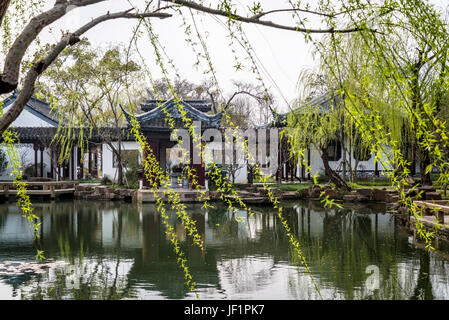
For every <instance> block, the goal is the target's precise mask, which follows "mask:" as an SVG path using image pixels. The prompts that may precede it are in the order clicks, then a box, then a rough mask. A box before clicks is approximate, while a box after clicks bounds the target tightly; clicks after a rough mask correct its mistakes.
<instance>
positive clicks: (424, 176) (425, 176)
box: [419, 150, 432, 186]
mask: <svg viewBox="0 0 449 320" xmlns="http://www.w3.org/2000/svg"><path fill="white" fill-rule="evenodd" d="M430 163H431V161H430V157H429V153H428V152H427V151H424V150H422V151H421V161H420V162H419V171H420V175H421V184H422V185H423V186H431V185H432V179H431V178H430V172H428V173H426V168H427V166H428V165H429V164H430Z"/></svg>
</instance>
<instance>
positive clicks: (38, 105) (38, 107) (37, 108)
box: [3, 90, 59, 126]
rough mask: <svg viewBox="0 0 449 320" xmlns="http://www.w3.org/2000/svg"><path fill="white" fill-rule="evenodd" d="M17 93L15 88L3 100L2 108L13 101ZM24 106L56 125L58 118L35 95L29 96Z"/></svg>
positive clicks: (47, 105) (46, 104)
mask: <svg viewBox="0 0 449 320" xmlns="http://www.w3.org/2000/svg"><path fill="white" fill-rule="evenodd" d="M17 95H18V92H17V90H15V91H14V92H13V94H12V95H10V96H9V97H8V98H6V99H5V100H4V101H3V108H6V107H8V106H10V105H11V104H12V103H14V101H15V100H16V98H17ZM25 108H26V109H28V110H29V111H32V112H33V113H34V114H35V115H36V116H38V117H39V118H41V119H42V120H44V121H46V122H48V123H50V124H52V125H55V126H56V125H58V122H59V119H58V118H57V117H56V115H55V114H53V112H52V109H51V107H50V105H49V104H48V103H46V102H45V101H42V100H39V99H37V98H36V97H31V99H30V100H28V102H27V104H26V105H25Z"/></svg>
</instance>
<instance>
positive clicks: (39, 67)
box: [0, 0, 171, 133]
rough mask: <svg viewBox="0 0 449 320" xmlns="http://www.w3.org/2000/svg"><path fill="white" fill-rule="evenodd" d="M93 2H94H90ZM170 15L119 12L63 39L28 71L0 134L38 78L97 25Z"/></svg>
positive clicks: (31, 92)
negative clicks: (69, 47) (124, 19)
mask: <svg viewBox="0 0 449 320" xmlns="http://www.w3.org/2000/svg"><path fill="white" fill-rule="evenodd" d="M90 1H91V2H92V1H94V0H90ZM170 16H171V15H170V14H167V13H162V12H159V13H130V10H127V11H123V12H117V13H112V14H109V13H108V14H105V15H103V16H100V17H97V18H96V19H94V20H92V21H91V22H89V23H87V24H85V25H84V26H82V27H81V28H79V29H78V30H77V31H75V32H74V33H71V34H67V35H65V36H63V37H62V39H61V41H59V42H58V43H57V44H56V45H55V46H54V48H53V49H52V50H51V51H50V52H49V54H48V55H47V56H46V57H45V58H44V59H42V60H40V61H38V62H36V63H35V64H34V65H33V66H32V67H31V69H30V70H29V71H28V73H27V75H26V77H25V81H24V84H23V88H22V90H21V91H20V93H19V95H18V97H17V99H16V100H15V101H14V103H13V104H12V105H11V107H10V108H9V109H8V111H7V112H6V113H5V114H4V115H3V116H2V117H1V118H0V133H3V132H4V131H5V130H6V128H8V126H9V125H10V124H11V123H12V122H13V121H14V120H15V119H16V118H17V117H18V116H19V114H20V113H21V112H22V110H23V108H24V107H25V105H26V103H27V102H28V100H29V99H30V98H31V97H32V95H33V92H34V88H35V82H36V79H37V77H38V76H39V75H40V74H42V73H43V72H44V71H45V70H46V69H47V68H48V67H49V66H50V64H51V63H53V61H54V60H55V59H56V58H57V57H58V55H59V54H60V53H61V52H62V51H63V50H64V49H65V48H66V47H67V46H71V45H74V44H76V43H77V42H79V41H80V36H81V35H82V34H84V33H85V32H87V31H88V30H90V29H92V28H93V27H95V26H96V25H98V24H100V23H102V22H104V21H108V20H113V19H121V18H126V19H142V18H160V19H164V18H168V17H170Z"/></svg>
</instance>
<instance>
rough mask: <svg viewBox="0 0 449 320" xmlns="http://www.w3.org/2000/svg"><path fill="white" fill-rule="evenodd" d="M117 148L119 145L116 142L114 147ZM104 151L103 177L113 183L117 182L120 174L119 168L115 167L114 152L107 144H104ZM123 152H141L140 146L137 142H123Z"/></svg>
mask: <svg viewBox="0 0 449 320" xmlns="http://www.w3.org/2000/svg"><path fill="white" fill-rule="evenodd" d="M117 146H118V143H117V142H114V147H117ZM102 149H103V150H102V151H103V155H102V158H103V171H102V177H108V178H109V179H111V180H112V181H116V180H117V176H118V172H117V168H114V166H113V154H112V150H111V148H110V147H109V146H108V145H107V144H106V143H103V145H102ZM122 150H140V146H139V144H138V143H137V142H135V141H125V142H122Z"/></svg>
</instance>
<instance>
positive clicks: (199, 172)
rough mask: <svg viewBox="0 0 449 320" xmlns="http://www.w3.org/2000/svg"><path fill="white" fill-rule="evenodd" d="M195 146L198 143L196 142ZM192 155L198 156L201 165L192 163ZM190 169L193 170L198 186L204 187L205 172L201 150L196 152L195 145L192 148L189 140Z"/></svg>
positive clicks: (191, 142)
mask: <svg viewBox="0 0 449 320" xmlns="http://www.w3.org/2000/svg"><path fill="white" fill-rule="evenodd" d="M196 144H198V142H196ZM194 153H196V154H197V155H198V157H199V159H200V160H201V161H200V162H201V163H194V161H193V158H194ZM198 157H197V158H198ZM190 167H191V168H192V169H193V170H195V175H196V181H197V182H198V185H200V186H202V187H204V186H205V185H206V171H205V168H204V163H203V159H202V157H201V150H198V148H197V147H196V145H195V146H194V144H193V141H192V139H191V140H190Z"/></svg>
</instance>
